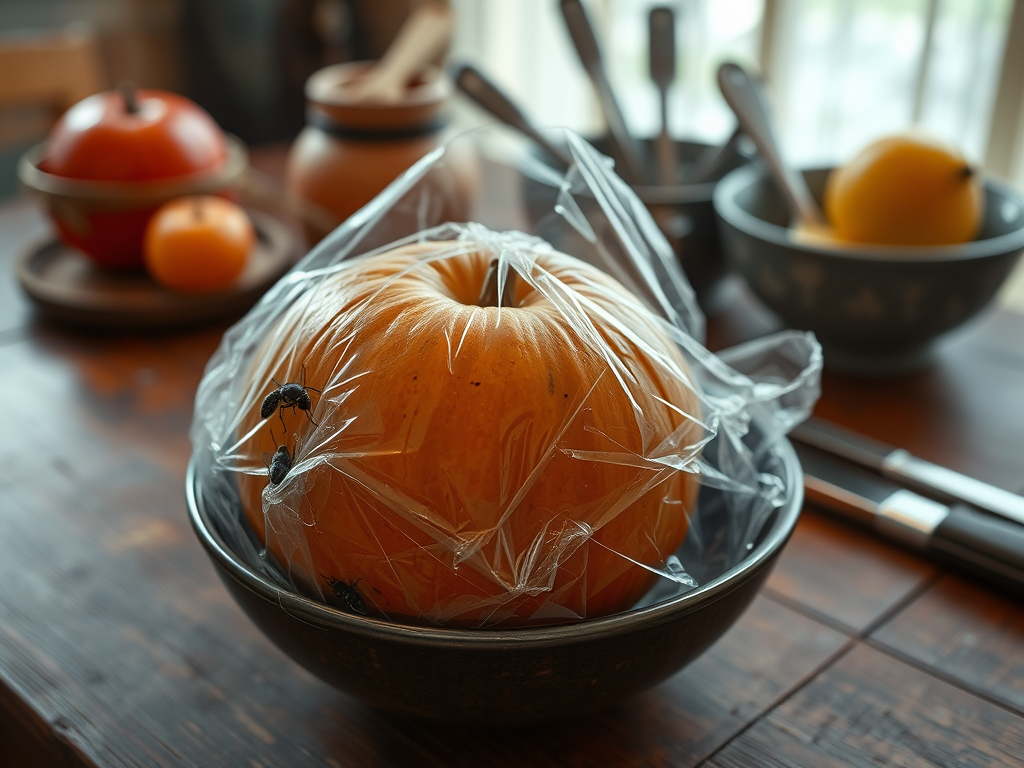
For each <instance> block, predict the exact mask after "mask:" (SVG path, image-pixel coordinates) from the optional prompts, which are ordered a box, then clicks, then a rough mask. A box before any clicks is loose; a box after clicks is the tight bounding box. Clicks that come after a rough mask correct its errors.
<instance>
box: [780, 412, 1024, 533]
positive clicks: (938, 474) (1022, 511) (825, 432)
mask: <svg viewBox="0 0 1024 768" xmlns="http://www.w3.org/2000/svg"><path fill="white" fill-rule="evenodd" d="M790 437H791V438H792V439H794V440H796V441H797V442H800V443H803V444H805V445H810V446H813V447H815V448H817V449H819V450H822V451H828V452H829V453H831V454H834V455H836V456H841V457H842V458H844V459H846V460H848V461H852V462H854V463H856V464H859V465H860V466H862V467H867V468H868V469H872V470H874V471H875V472H879V473H881V474H883V475H885V476H886V477H889V478H891V479H893V480H895V481H897V482H899V483H902V484H904V485H907V486H909V487H911V488H914V489H916V490H919V491H921V492H922V493H924V494H927V495H929V496H933V497H936V498H938V499H939V500H940V501H947V502H951V503H957V502H959V503H963V504H970V505H971V506H974V507H977V508H978V509H982V510H985V511H987V512H990V513H991V514H993V515H998V516H1000V517H1003V518H1005V519H1007V520H1010V521H1012V522H1014V523H1017V524H1019V525H1020V526H1021V530H1022V531H1024V496H1020V495H1018V494H1016V493H1010V491H1005V490H1003V489H1002V488H997V487H996V486H994V485H989V484H988V483H984V482H982V481H981V480H977V479H975V478H973V477H968V476H966V475H962V474H960V473H959V472H955V471H954V470H952V469H947V468H946V467H942V466H939V465H938V464H932V463H931V462H929V461H925V460H924V459H919V458H918V457H916V456H913V455H912V454H911V453H910V452H909V451H905V450H903V449H902V448H893V447H892V446H891V445H886V444H885V443H881V442H879V441H878V440H874V439H872V438H870V437H866V436H865V435H860V434H857V433H856V432H852V431H850V430H848V429H844V428H843V427H840V426H838V425H836V424H830V423H828V422H825V421H821V420H819V419H815V418H810V419H808V420H807V421H805V422H804V423H803V424H799V425H798V426H796V427H794V428H793V431H792V433H791V434H790Z"/></svg>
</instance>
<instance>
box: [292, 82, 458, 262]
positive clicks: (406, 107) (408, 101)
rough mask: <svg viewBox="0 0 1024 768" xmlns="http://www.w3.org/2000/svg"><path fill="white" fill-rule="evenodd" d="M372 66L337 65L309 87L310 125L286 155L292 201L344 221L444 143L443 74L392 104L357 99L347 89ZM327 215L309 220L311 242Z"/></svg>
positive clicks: (446, 89)
mask: <svg viewBox="0 0 1024 768" xmlns="http://www.w3.org/2000/svg"><path fill="white" fill-rule="evenodd" d="M372 65H373V62H351V63H346V64H336V65H334V66H330V67H326V68H324V69H321V70H319V71H318V72H316V73H314V74H313V75H312V76H311V77H310V78H309V80H308V81H307V83H306V98H307V111H306V127H305V128H303V130H302V132H301V133H300V134H299V135H298V137H296V139H295V142H294V144H293V145H292V148H291V152H290V154H289V157H288V166H287V185H288V191H289V193H290V194H291V195H293V197H295V198H297V199H298V200H300V201H304V202H306V203H307V204H309V203H311V204H312V206H313V207H315V208H318V209H319V211H314V213H320V214H323V213H325V212H326V213H328V214H330V215H331V217H333V218H334V219H335V222H334V223H341V222H342V221H344V220H345V219H347V218H348V217H349V216H351V215H352V214H353V213H355V212H356V211H357V210H359V209H360V208H362V207H363V206H364V205H365V204H366V203H368V202H369V201H370V200H372V199H373V198H374V197H375V196H376V195H377V194H378V193H379V192H381V190H383V189H384V188H385V187H386V186H387V185H388V184H389V183H391V181H393V180H394V179H395V178H396V177H397V176H398V175H399V174H401V173H402V172H403V171H405V170H406V169H407V168H408V167H409V166H410V165H412V164H413V163H415V162H416V161H417V160H419V159H420V158H421V157H423V156H424V155H425V154H427V153H428V152H429V151H430V150H432V149H434V148H435V147H436V146H438V144H439V143H440V142H441V140H442V134H443V129H444V127H445V125H446V123H447V107H448V103H449V101H450V98H451V93H452V88H451V84H450V82H449V81H448V80H447V79H445V78H444V77H443V76H442V74H441V72H440V70H439V69H437V68H435V67H430V68H427V69H426V70H425V71H424V73H423V74H422V75H421V77H420V78H419V80H418V81H417V82H416V83H414V84H413V85H411V86H409V88H407V89H406V91H405V94H404V96H403V98H402V99H401V100H400V101H397V102H394V103H381V102H373V101H356V100H353V99H352V98H351V97H350V96H349V95H348V93H347V91H346V89H345V85H346V84H347V83H350V82H352V81H353V80H355V79H356V78H358V77H359V76H360V75H361V74H362V73H363V72H365V71H366V70H367V69H369V68H370V67H371V66H372ZM328 218H329V217H325V216H323V215H320V216H315V215H313V216H306V217H305V219H306V223H307V230H308V231H307V234H308V235H309V237H310V240H311V241H312V242H316V241H317V240H319V239H321V238H322V237H323V236H324V235H326V234H327V232H328V231H329V230H328V229H326V228H325V226H324V224H323V223H321V222H324V221H325V220H327V219H328Z"/></svg>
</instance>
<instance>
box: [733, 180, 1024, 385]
mask: <svg viewBox="0 0 1024 768" xmlns="http://www.w3.org/2000/svg"><path fill="white" fill-rule="evenodd" d="M830 170H831V169H828V168H824V169H817V170H811V171H806V172H804V177H805V178H806V179H807V183H808V185H809V186H810V188H811V192H812V194H814V195H815V196H816V197H817V198H818V199H819V200H820V199H821V194H822V191H823V190H824V187H825V180H826V179H827V178H828V174H829V171H830ZM714 202H715V210H716V212H717V214H718V217H719V225H720V227H721V232H722V241H723V243H724V248H725V251H726V254H727V255H728V258H729V260H730V262H731V263H732V265H733V267H734V269H735V270H736V271H737V272H739V273H740V274H741V275H742V276H743V277H744V278H745V279H746V281H747V283H748V284H749V285H750V287H751V289H752V290H753V291H754V293H755V294H756V295H757V297H758V298H760V299H761V301H763V302H764V303H765V304H766V305H768V307H769V308H771V309H772V310H773V311H774V312H775V313H776V314H778V315H779V316H780V317H781V318H782V320H783V321H784V322H785V323H786V324H787V325H789V326H790V327H791V328H799V329H802V330H808V331H814V333H815V335H816V336H817V337H818V340H819V341H820V342H821V345H822V350H823V352H824V356H825V367H826V368H831V369H833V370H839V371H848V372H855V373H861V374H876V375H877V374H895V373H903V372H907V371H911V370H915V369H918V368H922V367H924V366H926V365H927V364H928V363H929V362H930V361H931V360H932V358H933V353H934V350H935V346H936V342H937V341H938V339H939V338H940V337H941V336H943V335H944V334H946V333H947V332H949V331H951V330H953V329H954V328H957V327H958V326H961V325H962V324H964V323H965V322H966V321H968V320H969V319H971V318H972V317H974V316H975V315H977V314H978V313H979V312H980V311H981V310H982V309H983V308H985V307H986V306H987V305H988V304H989V303H990V302H991V301H992V299H993V298H994V297H995V295H996V293H997V292H998V291H999V288H1000V286H1001V285H1002V284H1003V282H1004V281H1005V279H1006V276H1007V275H1008V274H1009V273H1010V271H1011V270H1012V269H1013V267H1014V265H1015V264H1016V263H1017V259H1018V257H1019V256H1020V253H1021V249H1022V248H1024V198H1022V196H1021V195H1020V193H1018V192H1017V191H1015V190H1013V189H1011V188H1010V187H1008V186H1006V185H1004V184H1001V183H999V182H997V181H994V180H991V179H987V180H986V181H985V218H984V221H983V223H982V226H981V230H980V232H979V233H978V237H977V239H975V240H973V241H971V242H968V243H963V244H959V245H944V246H927V247H923V246H922V247H909V246H903V247H900V246H855V245H848V246H841V245H836V246H833V245H831V244H829V245H822V244H816V243H802V242H795V241H794V240H793V239H792V236H791V234H790V232H789V230H788V229H787V227H786V224H787V222H788V220H789V216H788V212H787V210H786V207H785V204H784V202H783V199H782V196H781V195H780V194H779V192H778V189H777V187H776V186H775V185H774V183H773V182H772V181H770V180H769V179H768V178H767V176H766V175H765V173H764V172H763V170H762V169H761V168H760V167H759V166H755V165H748V166H745V167H743V168H740V169H738V170H735V171H732V172H731V173H729V174H728V175H727V176H726V177H725V178H723V179H722V181H720V182H719V183H718V186H717V188H716V189H715V198H714Z"/></svg>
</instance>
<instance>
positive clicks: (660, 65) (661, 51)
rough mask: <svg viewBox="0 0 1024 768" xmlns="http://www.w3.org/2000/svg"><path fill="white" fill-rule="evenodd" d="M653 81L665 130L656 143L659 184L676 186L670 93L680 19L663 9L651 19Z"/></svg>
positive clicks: (658, 8)
mask: <svg viewBox="0 0 1024 768" xmlns="http://www.w3.org/2000/svg"><path fill="white" fill-rule="evenodd" d="M648 25H649V35H650V43H649V45H650V50H649V55H650V69H651V80H653V81H654V83H655V85H657V86H658V101H659V104H660V107H661V130H660V131H659V132H658V135H657V137H656V138H655V140H654V147H655V153H656V155H655V156H656V158H657V174H656V176H657V181H658V183H660V184H664V185H666V186H669V185H672V184H675V183H676V148H675V145H674V144H673V143H672V138H671V136H670V135H669V131H668V91H669V88H671V86H672V81H673V80H675V76H676V16H675V13H674V12H673V11H672V9H671V8H668V7H665V6H659V7H656V8H652V9H651V13H650V15H649V16H648Z"/></svg>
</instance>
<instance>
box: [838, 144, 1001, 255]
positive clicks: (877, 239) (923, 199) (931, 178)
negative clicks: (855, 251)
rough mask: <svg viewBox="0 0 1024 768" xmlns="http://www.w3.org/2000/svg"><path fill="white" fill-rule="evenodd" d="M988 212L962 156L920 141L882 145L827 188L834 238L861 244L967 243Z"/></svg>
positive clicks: (863, 154) (864, 154)
mask: <svg viewBox="0 0 1024 768" xmlns="http://www.w3.org/2000/svg"><path fill="white" fill-rule="evenodd" d="M983 205H984V197H983V190H982V184H981V179H980V178H979V175H978V173H977V172H976V171H975V170H974V169H973V168H972V167H971V166H970V165H968V164H967V162H966V160H964V157H963V155H961V154H960V153H959V152H958V151H956V150H955V149H953V148H951V147H947V146H946V145H944V144H942V143H941V142H939V141H937V140H935V139H932V138H930V137H927V136H921V135H918V134H907V135H899V136H890V137H887V138H884V139H881V140H879V141H876V142H875V143H873V144H871V145H870V146H869V147H867V148H866V149H864V150H863V151H861V152H860V154H858V155H857V156H856V157H854V158H853V160H851V161H850V162H849V163H847V164H846V165H844V166H842V167H840V168H837V169H836V170H835V171H833V172H832V173H831V174H830V175H829V178H828V183H827V184H826V186H825V213H826V215H827V216H828V218H829V221H830V222H831V223H832V225H833V227H834V230H835V231H834V233H833V234H834V236H835V237H837V238H838V239H841V240H850V241H853V242H859V243H879V244H885V245H942V244H948V243H962V242H965V241H967V240H971V239H973V238H974V236H975V235H976V234H977V231H978V225H979V224H980V222H981V216H982V210H983Z"/></svg>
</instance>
